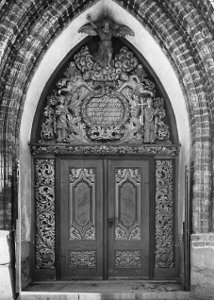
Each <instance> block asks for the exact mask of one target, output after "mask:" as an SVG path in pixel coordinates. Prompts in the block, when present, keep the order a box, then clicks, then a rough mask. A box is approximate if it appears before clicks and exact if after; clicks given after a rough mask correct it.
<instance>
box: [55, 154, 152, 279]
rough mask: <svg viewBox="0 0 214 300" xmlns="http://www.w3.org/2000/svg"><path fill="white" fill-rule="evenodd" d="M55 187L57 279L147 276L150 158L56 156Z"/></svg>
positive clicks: (142, 277)
mask: <svg viewBox="0 0 214 300" xmlns="http://www.w3.org/2000/svg"><path fill="white" fill-rule="evenodd" d="M106 175H107V176H106ZM60 185H61V186H60V194H59V199H60V203H61V212H60V219H61V225H60V227H61V229H60V235H61V237H60V248H61V267H60V269H61V276H60V277H61V279H113V278H116V277H117V278H130V279H134V278H135V279H137V278H141V279H144V278H145V279H146V278H148V276H149V161H148V160H141V161H139V160H118V159H117V160H116V159H110V160H108V159H105V160H102V159H98V160H92V159H76V160H66V159H61V162H60Z"/></svg>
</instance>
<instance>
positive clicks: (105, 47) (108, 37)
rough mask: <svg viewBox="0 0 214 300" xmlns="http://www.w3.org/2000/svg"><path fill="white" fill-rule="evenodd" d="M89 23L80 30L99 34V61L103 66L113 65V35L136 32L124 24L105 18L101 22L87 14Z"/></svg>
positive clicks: (123, 35)
mask: <svg viewBox="0 0 214 300" xmlns="http://www.w3.org/2000/svg"><path fill="white" fill-rule="evenodd" d="M87 19H88V21H89V24H86V25H84V26H82V27H81V28H80V29H79V31H78V32H84V33H87V34H89V35H99V37H100V42H99V48H98V53H97V62H98V63H99V64H100V65H101V66H103V67H110V66H111V59H112V37H113V36H120V37H125V36H126V35H132V36H133V35H134V32H133V31H132V30H131V29H130V28H128V27H127V26H124V25H118V24H115V23H114V22H113V21H111V20H109V19H106V18H104V19H103V20H101V21H99V22H96V23H95V22H94V21H92V18H91V16H90V15H88V16H87Z"/></svg>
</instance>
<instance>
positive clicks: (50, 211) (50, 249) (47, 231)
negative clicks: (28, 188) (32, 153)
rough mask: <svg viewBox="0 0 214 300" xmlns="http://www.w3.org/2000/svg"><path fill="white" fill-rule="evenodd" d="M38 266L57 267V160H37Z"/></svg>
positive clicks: (36, 245)
mask: <svg viewBox="0 0 214 300" xmlns="http://www.w3.org/2000/svg"><path fill="white" fill-rule="evenodd" d="M35 176H36V178H35V198H36V203H35V206H36V207H35V209H36V240H35V247H36V249H35V254H36V268H37V269H54V268H55V161H54V159H36V160H35Z"/></svg>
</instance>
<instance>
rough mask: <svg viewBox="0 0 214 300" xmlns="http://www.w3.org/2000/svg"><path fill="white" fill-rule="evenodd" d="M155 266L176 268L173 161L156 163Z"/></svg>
mask: <svg viewBox="0 0 214 300" xmlns="http://www.w3.org/2000/svg"><path fill="white" fill-rule="evenodd" d="M155 176H156V192H155V266H156V267H157V268H173V267H174V258H175V255H174V223H173V221H174V191H173V190H174V187H173V177H174V166H173V161H172V160H157V161H156V171H155Z"/></svg>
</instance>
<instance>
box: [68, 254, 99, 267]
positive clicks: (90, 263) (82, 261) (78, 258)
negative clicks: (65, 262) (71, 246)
mask: <svg viewBox="0 0 214 300" xmlns="http://www.w3.org/2000/svg"><path fill="white" fill-rule="evenodd" d="M70 267H71V268H96V251H85V250H81V251H70Z"/></svg>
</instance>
